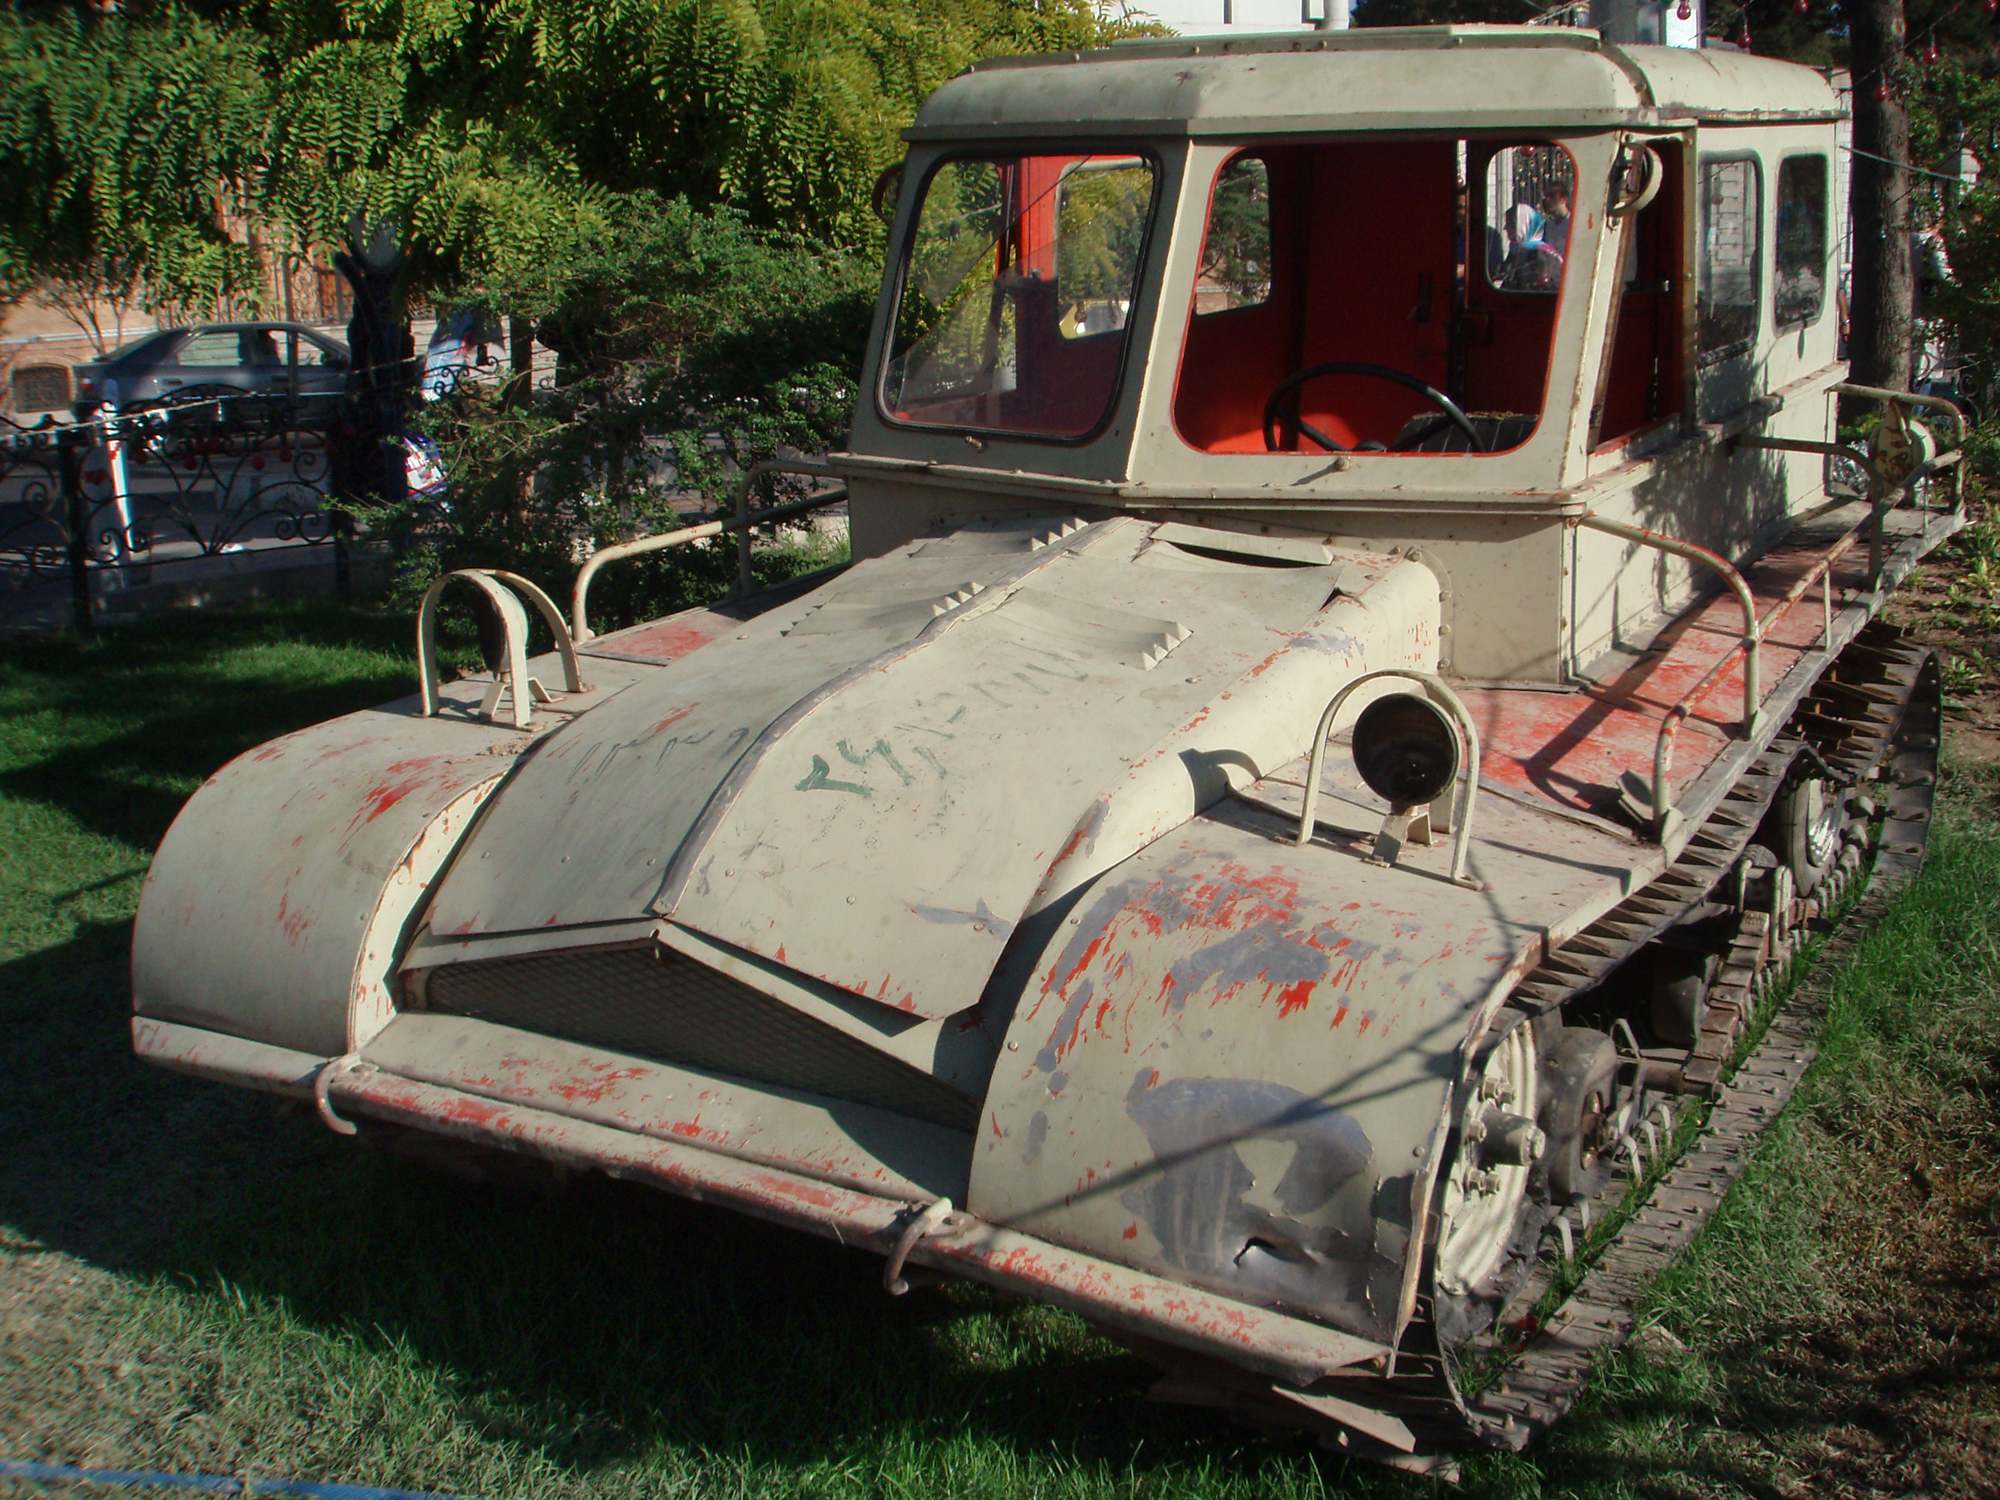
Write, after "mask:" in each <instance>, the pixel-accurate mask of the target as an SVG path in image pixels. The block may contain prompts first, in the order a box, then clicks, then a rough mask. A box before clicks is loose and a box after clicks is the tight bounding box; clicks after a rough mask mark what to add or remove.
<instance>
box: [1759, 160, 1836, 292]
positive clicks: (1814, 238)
mask: <svg viewBox="0 0 2000 1500" xmlns="http://www.w3.org/2000/svg"><path fill="white" fill-rule="evenodd" d="M1777 253H1778V260H1777V268H1776V269H1777V288H1776V291H1775V292H1774V293H1773V296H1772V311H1773V312H1774V313H1775V314H1776V315H1777V321H1778V326H1779V327H1780V328H1783V327H1786V326H1787V325H1789V324H1794V323H1810V322H1812V321H1813V320H1814V319H1815V318H1817V317H1818V316H1819V314H1820V309H1821V308H1822V307H1823V306H1825V304H1826V158H1825V157H1824V156H1788V157H1786V158H1785V159H1784V160H1783V161H1782V162H1780V163H1779V164H1778V246H1777Z"/></svg>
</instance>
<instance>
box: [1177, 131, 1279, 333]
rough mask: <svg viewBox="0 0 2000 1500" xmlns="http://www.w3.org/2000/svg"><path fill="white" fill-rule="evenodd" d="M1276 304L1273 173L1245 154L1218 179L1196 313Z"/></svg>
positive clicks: (1196, 292)
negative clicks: (1273, 297) (1273, 299)
mask: <svg viewBox="0 0 2000 1500" xmlns="http://www.w3.org/2000/svg"><path fill="white" fill-rule="evenodd" d="M1270 300H1271V170H1270V168H1269V167H1268V166H1266V165H1265V162H1264V159H1263V158H1262V157H1261V156H1239V157H1237V158H1236V159H1235V160H1234V161H1232V162H1230V163H1229V165H1228V166H1226V167H1224V168H1223V169H1222V173H1221V175H1220V176H1218V177H1217V178H1216V179H1215V195H1214V196H1213V197H1212V198H1211V199H1210V200H1209V204H1208V232H1207V234H1206V235H1205V236H1204V237H1203V239H1202V242H1201V271H1200V273H1199V279H1198V280H1197V281H1196V282H1195V289H1194V315H1195V316H1196V317H1198V318H1199V317H1201V316H1203V315H1204V314H1206V313H1218V312H1233V311H1234V310H1235V309H1237V308H1239V307H1261V306H1262V305H1263V304H1264V303H1266V302H1268V301H1270Z"/></svg>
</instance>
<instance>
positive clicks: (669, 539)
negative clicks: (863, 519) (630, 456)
mask: <svg viewBox="0 0 2000 1500" xmlns="http://www.w3.org/2000/svg"><path fill="white" fill-rule="evenodd" d="M760 467H761V466H760ZM756 473H757V469H755V468H753V469H752V470H751V471H750V474H751V477H754V476H755V475H756ZM748 488H749V484H748V480H747V479H746V481H745V484H744V489H745V491H746V492H747V490H748ZM846 498H847V487H846V486H845V485H842V486H841V487H840V488H838V489H832V490H825V491H822V492H821V493H819V494H817V495H810V496H808V497H807V498H805V499H804V500H793V501H791V502H789V503H787V504H784V505H774V506H772V507H771V508H770V509H769V510H760V511H758V512H756V514H755V515H753V516H750V517H749V518H748V519H745V517H744V516H742V515H741V514H738V515H737V516H736V517H735V518H733V519H731V520H728V521H703V522H702V523H701V524H700V525H698V526H683V527H681V528H680V529H679V530H678V531H662V532H659V533H658V534H656V535H654V536H642V537H640V538H638V539H637V540H636V541H630V542H618V543H615V544H614V545H612V546H609V547H600V548H598V549H597V551H595V552H593V553H591V554H590V556H589V557H587V558H585V559H584V563H583V566H582V567H581V568H579V569H577V574H576V583H575V584H574V585H573V586H572V588H571V590H570V612H569V614H570V635H571V636H572V637H573V638H574V639H575V640H577V641H587V640H590V639H591V638H592V636H593V635H594V634H595V632H593V631H592V630H591V628H590V617H589V614H588V613H587V609H586V606H587V604H588V602H589V598H590V582H591V580H592V579H593V578H595V577H596V576H597V573H598V570H599V569H600V568H602V567H603V566H604V565H605V564H606V563H612V562H617V561H619V560H620V559H622V558H627V557H638V556H641V555H642V554H644V553H647V552H658V551H659V550H661V549H662V548H664V547H678V546H680V545H681V544H682V543H684V542H698V541H700V540H701V539H702V538H703V537H711V536H721V535H722V534H724V533H725V532H731V531H741V532H745V533H747V532H748V530H749V528H750V527H752V526H761V525H763V524H764V523H765V522H766V521H781V520H783V519H785V518H786V517H787V516H799V515H804V514H806V513H807V512H808V511H815V510H818V509H820V508H821V507H823V506H827V505H836V504H838V503H839V502H840V501H842V500H845V499H846Z"/></svg>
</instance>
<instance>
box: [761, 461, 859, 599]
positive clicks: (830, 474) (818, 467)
mask: <svg viewBox="0 0 2000 1500" xmlns="http://www.w3.org/2000/svg"><path fill="white" fill-rule="evenodd" d="M766 474H803V475H805V476H807V477H808V478H811V479H838V478H839V477H840V475H839V474H838V473H836V472H835V471H834V470H833V469H831V468H829V467H828V466H827V465H825V464H823V463H820V462H818V461H817V460H815V459H810V458H766V459H760V460H758V461H757V462H756V463H754V464H752V465H751V466H750V467H749V469H748V470H746V471H745V473H744V475H743V478H742V480H741V482H739V483H738V484H737V486H736V525H737V527H738V528H739V529H738V532H737V537H736V592H737V594H738V595H739V596H740V595H743V594H747V593H749V592H750V528H751V527H752V526H754V525H756V524H757V519H753V518H752V517H751V515H750V491H751V490H752V489H753V488H754V487H755V486H756V483H757V481H758V480H759V479H761V478H762V477H763V476H764V475H766ZM840 493H841V496H842V497H843V498H845V496H846V494H847V489H846V487H845V486H842V488H841V491H840ZM780 508H781V507H778V506H772V507H771V508H770V509H769V510H766V511H765V512H764V514H763V516H762V517H760V518H758V519H762V520H769V519H770V518H771V517H772V516H773V515H775V514H776V513H777V511H778V510H779V509H780Z"/></svg>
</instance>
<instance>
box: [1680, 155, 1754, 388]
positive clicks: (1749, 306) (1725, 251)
mask: <svg viewBox="0 0 2000 1500" xmlns="http://www.w3.org/2000/svg"><path fill="white" fill-rule="evenodd" d="M1762 188H1763V183H1762V180H1761V177H1760V174H1759V172H1758V170H1757V160H1756V158H1755V157H1751V156H1729V157H1716V156H1705V157H1703V158H1702V162H1701V192H1700V205H1701V240H1700V247H1699V252H1698V255H1699V258H1698V265H1697V272H1698V275H1699V281H1698V282H1697V286H1696V293H1695V307H1696V315H1697V318H1698V319H1699V325H1698V329H1697V333H1696V338H1695V350H1696V354H1697V356H1698V361H1699V363H1701V364H1702V365H1711V364H1717V363H1720V362H1721V361H1723V360H1726V359H1732V358H1734V357H1736V356H1737V355H1740V354H1747V353H1749V352H1750V347H1751V344H1752V343H1753V342H1754V340H1755V339H1756V336H1757V314H1758V292H1759V280H1760V271H1761V267H1760V261H1761V255H1762V243H1761V242H1762V228H1763V220H1762V213H1763V198H1762Z"/></svg>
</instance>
